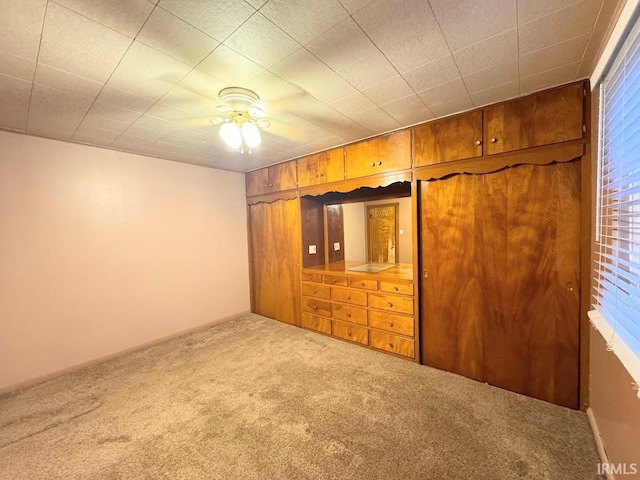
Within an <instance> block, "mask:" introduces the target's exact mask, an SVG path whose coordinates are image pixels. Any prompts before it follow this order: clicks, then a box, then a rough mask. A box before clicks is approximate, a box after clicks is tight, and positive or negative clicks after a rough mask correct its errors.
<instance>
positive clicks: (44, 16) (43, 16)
mask: <svg viewBox="0 0 640 480" xmlns="http://www.w3.org/2000/svg"><path fill="white" fill-rule="evenodd" d="M48 9H49V0H47V3H46V4H45V6H44V14H43V15H42V27H40V40H39V41H38V51H37V52H36V65H35V68H34V69H33V77H32V79H31V90H30V91H29V104H28V105H27V121H26V122H25V125H24V131H25V132H26V131H27V130H29V119H30V118H31V101H32V100H33V89H34V86H35V83H36V73H37V71H38V60H39V59H40V47H41V46H42V37H43V35H44V23H45V20H46V19H47V10H48Z"/></svg>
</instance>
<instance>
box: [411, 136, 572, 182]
mask: <svg viewBox="0 0 640 480" xmlns="http://www.w3.org/2000/svg"><path fill="white" fill-rule="evenodd" d="M583 155H584V141H582V140H580V141H575V142H567V143H563V144H559V145H549V146H545V147H540V148H535V149H534V148H531V149H528V150H526V151H521V152H517V153H513V152H509V153H505V154H500V155H491V156H484V157H482V158H475V159H469V160H460V161H457V162H447V163H438V164H435V165H428V166H426V167H418V168H416V169H415V171H414V176H415V179H416V180H439V179H441V178H444V177H448V176H451V175H460V174H463V173H469V174H483V173H493V172H497V171H498V170H502V169H503V168H508V167H514V166H516V165H549V164H551V163H565V162H570V161H571V160H575V159H576V158H579V157H582V156H583Z"/></svg>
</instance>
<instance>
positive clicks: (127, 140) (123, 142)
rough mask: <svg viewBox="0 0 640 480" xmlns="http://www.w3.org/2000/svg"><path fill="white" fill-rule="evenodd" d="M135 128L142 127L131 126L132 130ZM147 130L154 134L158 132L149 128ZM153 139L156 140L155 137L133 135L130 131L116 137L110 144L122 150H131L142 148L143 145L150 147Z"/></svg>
mask: <svg viewBox="0 0 640 480" xmlns="http://www.w3.org/2000/svg"><path fill="white" fill-rule="evenodd" d="M136 128H137V129H142V127H131V129H132V130H134V129H136ZM149 132H152V133H153V134H155V135H159V134H158V132H154V131H153V130H149ZM162 135H163V134H162ZM155 141H156V140H155V139H149V138H144V137H140V136H136V135H133V134H132V133H130V132H126V133H124V134H123V135H121V136H120V137H118V138H117V139H116V140H115V141H114V142H113V143H112V144H111V146H112V147H113V148H118V149H123V150H127V151H133V150H135V149H136V148H139V149H142V148H145V147H150V146H151V145H152V144H153V142H155Z"/></svg>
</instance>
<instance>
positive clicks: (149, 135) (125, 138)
mask: <svg viewBox="0 0 640 480" xmlns="http://www.w3.org/2000/svg"><path fill="white" fill-rule="evenodd" d="M167 133H168V132H166V131H164V132H162V131H158V130H153V129H151V128H146V127H143V126H141V125H131V126H130V127H129V128H128V129H127V130H126V131H125V132H124V133H123V134H122V136H121V137H119V138H118V140H116V141H115V142H113V144H114V145H119V144H122V143H125V142H127V143H128V144H129V145H131V146H133V145H134V144H135V139H142V140H147V141H152V142H155V141H157V140H159V139H160V138H162V137H164V136H165V135H166V134H167Z"/></svg>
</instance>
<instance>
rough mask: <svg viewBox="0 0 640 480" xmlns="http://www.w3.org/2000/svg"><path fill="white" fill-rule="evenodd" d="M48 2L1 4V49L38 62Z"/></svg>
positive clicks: (31, 0) (23, 0)
mask: <svg viewBox="0 0 640 480" xmlns="http://www.w3.org/2000/svg"><path fill="white" fill-rule="evenodd" d="M46 6H47V0H20V1H13V0H5V1H3V2H2V4H1V8H2V15H0V49H2V50H4V51H5V52H8V53H11V54H13V55H17V56H19V57H22V58H26V59H27V60H32V61H35V60H36V56H37V54H38V47H39V45H40V33H41V32H42V23H43V22H44V12H45V9H46Z"/></svg>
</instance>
